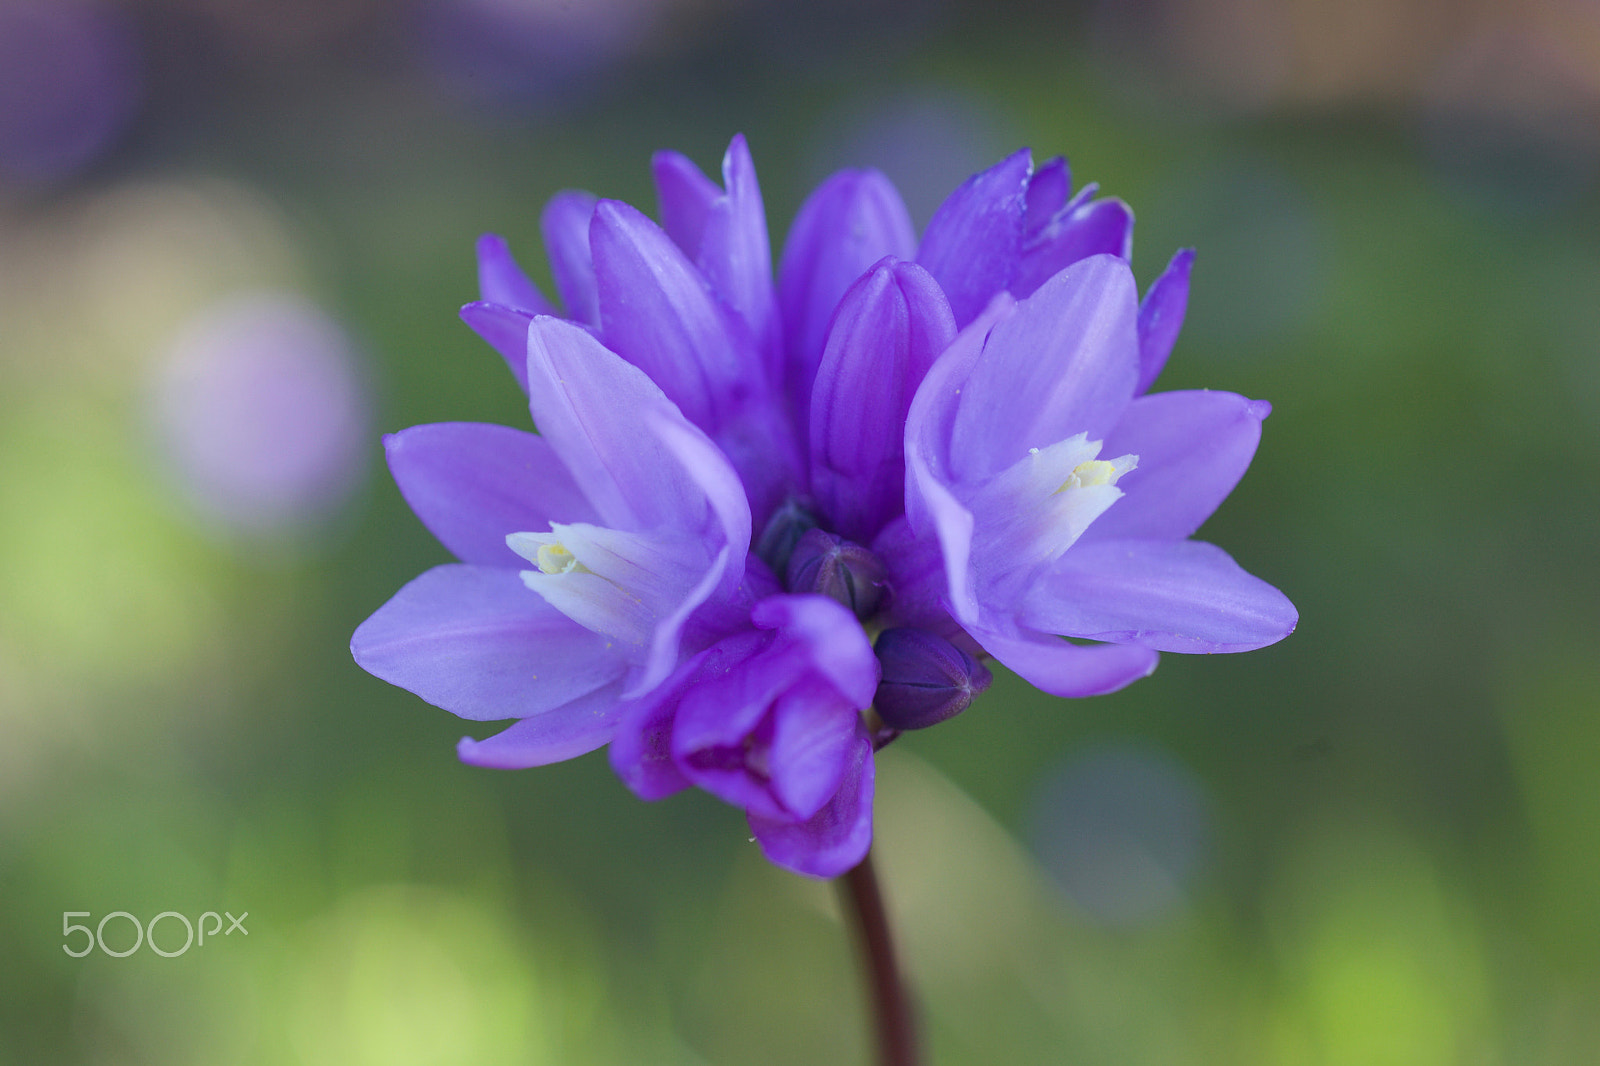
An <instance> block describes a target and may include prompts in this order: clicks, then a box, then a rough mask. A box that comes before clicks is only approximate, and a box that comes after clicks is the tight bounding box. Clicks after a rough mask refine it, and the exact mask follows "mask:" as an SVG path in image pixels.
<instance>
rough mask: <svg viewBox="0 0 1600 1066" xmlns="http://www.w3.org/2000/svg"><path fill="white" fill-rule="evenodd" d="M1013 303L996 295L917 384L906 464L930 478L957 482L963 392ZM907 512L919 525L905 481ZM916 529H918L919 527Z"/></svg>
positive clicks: (909, 484) (1011, 311) (910, 487)
mask: <svg viewBox="0 0 1600 1066" xmlns="http://www.w3.org/2000/svg"><path fill="white" fill-rule="evenodd" d="M1016 306H1017V302H1016V301H1015V300H1013V299H1012V298H1011V296H1010V294H1009V293H1004V292H1002V293H998V294H996V296H995V298H994V299H993V300H992V301H990V303H989V306H988V307H987V308H985V309H984V312H983V313H982V314H981V315H979V316H978V317H977V318H976V319H974V320H973V321H972V322H970V323H968V324H967V325H966V326H965V327H963V328H962V330H961V332H959V333H957V334H956V338H955V340H953V341H951V342H950V344H949V346H948V347H946V348H945V350H944V352H943V353H941V354H940V355H939V357H938V358H937V359H935V360H934V362H933V366H931V367H929V368H928V373H927V374H926V376H924V377H923V379H922V384H920V385H918V386H917V391H916V393H915V394H914V395H913V396H912V397H911V407H910V409H909V410H908V411H907V412H906V462H907V464H908V472H909V464H910V463H911V461H912V459H913V458H914V457H915V458H916V459H917V460H918V461H919V462H920V463H921V464H922V466H923V469H925V470H926V471H927V472H928V473H929V474H930V475H931V476H933V477H935V478H937V479H938V480H939V481H941V482H944V483H945V484H949V483H950V482H952V481H953V480H954V479H955V474H954V472H953V468H954V466H955V458H954V456H953V455H952V454H951V451H950V449H951V438H952V437H953V436H954V431H955V422H956V417H957V415H958V414H959V412H960V409H961V404H962V402H963V401H962V394H963V389H964V387H965V386H966V384H967V383H968V381H969V380H970V379H971V378H972V375H973V373H974V371H975V369H976V368H977V365H978V361H979V360H980V359H981V358H983V355H984V346H985V345H986V344H987V343H988V340H989V336H990V334H991V333H992V332H993V330H994V326H995V325H996V324H997V323H999V322H1002V321H1004V320H1005V319H1006V318H1008V317H1010V316H1011V315H1013V314H1015V313H1016ZM906 513H907V514H910V515H912V524H913V526H917V525H918V522H917V517H916V516H917V513H918V511H917V507H916V493H915V492H914V491H913V484H912V482H911V481H910V480H909V479H908V480H907V482H906ZM919 531H920V527H919Z"/></svg>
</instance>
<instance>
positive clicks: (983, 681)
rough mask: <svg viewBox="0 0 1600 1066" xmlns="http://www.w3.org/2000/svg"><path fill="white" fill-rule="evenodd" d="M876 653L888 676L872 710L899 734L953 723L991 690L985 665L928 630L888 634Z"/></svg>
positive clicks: (880, 640) (881, 638) (881, 683)
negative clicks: (939, 724) (947, 722)
mask: <svg viewBox="0 0 1600 1066" xmlns="http://www.w3.org/2000/svg"><path fill="white" fill-rule="evenodd" d="M873 650H874V651H876V652H877V655H878V664H879V666H880V667H882V670H883V677H882V679H881V680H880V681H879V682H878V694H877V695H876V696H874V697H873V699H872V705H873V707H875V708H877V711H878V717H879V718H882V719H883V722H884V724H885V725H887V726H891V727H893V728H895V729H924V728H926V727H928V726H930V725H935V724H937V723H939V722H942V721H944V720H945V719H946V718H954V717H955V716H956V715H958V714H960V713H961V712H962V711H964V710H966V709H967V708H968V707H969V706H971V704H972V701H973V700H974V699H976V698H977V696H978V695H979V694H980V693H982V692H983V690H984V689H986V688H988V687H989V681H990V680H991V678H990V675H989V671H988V669H987V668H985V667H984V665H983V664H982V663H980V662H978V661H977V660H976V659H974V658H973V657H972V656H970V655H968V654H967V653H966V652H964V651H962V650H961V649H960V648H958V647H956V646H955V645H954V644H951V643H950V642H949V641H948V640H945V639H944V638H943V637H938V636H935V635H934V634H932V633H929V632H928V631H927V630H924V629H910V628H904V629H886V630H884V631H883V632H882V633H881V634H879V635H878V642H877V644H876V645H874V647H873Z"/></svg>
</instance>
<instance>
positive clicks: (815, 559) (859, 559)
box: [787, 529, 889, 620]
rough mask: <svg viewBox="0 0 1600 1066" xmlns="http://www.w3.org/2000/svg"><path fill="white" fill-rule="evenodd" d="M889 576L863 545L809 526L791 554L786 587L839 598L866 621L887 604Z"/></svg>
mask: <svg viewBox="0 0 1600 1066" xmlns="http://www.w3.org/2000/svg"><path fill="white" fill-rule="evenodd" d="M887 578H888V571H887V570H886V569H885V567H884V565H883V563H882V561H881V560H879V558H878V557H877V556H876V555H873V554H872V553H871V552H869V551H868V550H867V549H865V548H863V547H862V546H861V545H859V544H855V543H852V542H851V541H848V540H845V539H844V538H842V537H837V536H834V535H833V534H832V533H827V532H824V531H823V530H820V529H808V530H806V532H805V533H804V534H803V535H802V536H801V537H800V540H799V542H798V543H797V544H795V547H794V553H793V554H792V555H791V556H790V557H789V569H788V581H787V586H788V589H789V591H790V592H815V593H817V594H818V595H821V596H827V597H830V598H832V599H835V600H838V601H839V602H840V603H842V604H844V605H845V606H846V607H848V608H850V609H851V610H852V611H854V612H855V614H856V617H857V618H860V619H862V620H865V619H868V618H871V617H872V616H873V615H875V614H877V613H878V610H879V609H880V608H882V607H884V606H885V605H886V601H887V597H888V592H889V586H888V582H887Z"/></svg>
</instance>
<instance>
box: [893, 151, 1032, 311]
mask: <svg viewBox="0 0 1600 1066" xmlns="http://www.w3.org/2000/svg"><path fill="white" fill-rule="evenodd" d="M1032 171H1033V163H1032V160H1031V158H1030V156H1029V152H1028V150H1027V149H1026V148H1024V149H1023V150H1021V151H1020V152H1017V153H1015V154H1014V155H1011V156H1009V157H1007V158H1006V159H1003V160H1001V161H1000V162H999V163H997V164H995V165H994V166H992V167H990V168H989V169H988V170H985V171H983V172H982V173H979V174H974V175H973V176H972V177H970V178H968V179H967V180H966V182H965V183H964V184H962V186H961V187H960V188H959V189H957V190H956V191H955V192H953V193H951V194H950V198H949V199H947V200H946V201H945V202H944V203H943V204H942V205H940V207H939V210H937V211H935V212H934V215H933V219H932V220H931V221H930V222H929V223H928V228H927V231H926V232H924V233H923V235H922V244H921V246H920V247H919V248H918V250H917V262H918V263H920V264H922V266H923V267H925V268H927V271H928V273H930V274H932V275H933V276H934V277H935V278H937V279H938V280H939V284H940V285H941V286H943V287H944V292H945V295H946V296H948V297H949V298H950V309H951V311H953V312H954V313H955V316H956V325H958V326H965V325H966V324H967V323H968V322H970V321H972V319H973V318H975V317H977V314H978V312H979V311H981V310H983V308H984V306H985V305H987V304H988V302H989V300H990V299H991V298H992V297H993V296H994V294H995V293H997V292H999V291H1000V290H1001V289H1004V288H1006V287H1008V286H1009V285H1010V283H1011V279H1012V277H1013V275H1014V273H1015V270H1016V264H1017V258H1018V256H1019V254H1020V253H1021V251H1022V217H1023V211H1024V210H1025V208H1026V201H1027V192H1028V178H1029V175H1030V174H1031V173H1032Z"/></svg>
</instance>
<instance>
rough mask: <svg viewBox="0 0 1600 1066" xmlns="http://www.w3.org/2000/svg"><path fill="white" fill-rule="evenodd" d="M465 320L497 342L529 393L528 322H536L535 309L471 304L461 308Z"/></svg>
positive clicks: (489, 339) (478, 331)
mask: <svg viewBox="0 0 1600 1066" xmlns="http://www.w3.org/2000/svg"><path fill="white" fill-rule="evenodd" d="M461 320H462V321H463V322H465V323H466V324H467V325H469V326H471V327H472V328H473V330H474V331H475V332H476V333H477V334H478V336H480V337H482V338H483V339H484V340H486V341H488V342H489V343H490V344H491V345H493V347H494V350H495V351H497V352H499V353H500V357H501V358H502V359H504V360H505V361H506V365H507V366H509V367H510V368H511V373H512V374H514V375H516V378H517V384H518V385H520V386H522V391H523V392H527V391H528V323H530V322H532V321H533V314H532V312H529V311H523V310H519V309H518V308H515V307H508V306H507V305H505V304H493V303H481V302H480V303H470V304H467V305H466V306H465V307H463V308H462V309H461Z"/></svg>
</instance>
